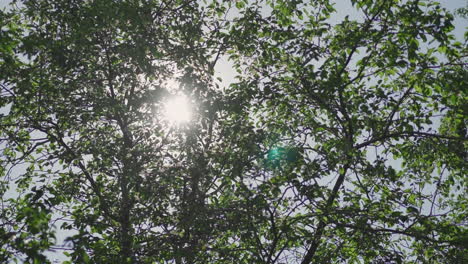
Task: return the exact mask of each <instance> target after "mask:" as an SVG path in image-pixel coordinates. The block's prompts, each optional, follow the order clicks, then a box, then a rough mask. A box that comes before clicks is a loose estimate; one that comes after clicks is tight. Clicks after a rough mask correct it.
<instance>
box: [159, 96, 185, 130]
mask: <svg viewBox="0 0 468 264" xmlns="http://www.w3.org/2000/svg"><path fill="white" fill-rule="evenodd" d="M163 115H164V119H165V120H166V121H168V122H169V123H171V124H173V125H181V124H184V123H187V122H189V121H190V120H191V118H192V109H191V103H190V100H189V99H188V98H187V97H186V96H185V95H176V96H173V97H171V98H169V100H168V101H167V102H166V103H165V104H164V109H163Z"/></svg>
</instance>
